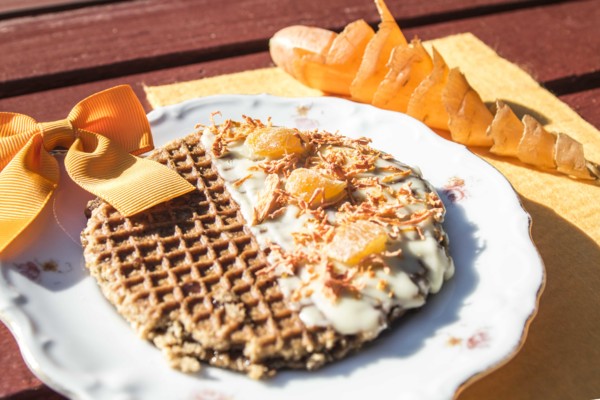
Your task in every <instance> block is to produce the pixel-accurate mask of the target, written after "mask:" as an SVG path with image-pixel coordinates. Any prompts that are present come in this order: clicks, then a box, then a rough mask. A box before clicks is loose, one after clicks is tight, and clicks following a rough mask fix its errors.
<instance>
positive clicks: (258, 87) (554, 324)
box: [146, 33, 600, 400]
mask: <svg viewBox="0 0 600 400" xmlns="http://www.w3.org/2000/svg"><path fill="white" fill-rule="evenodd" d="M431 45H435V47H436V48H437V49H438V51H439V52H440V53H441V54H442V55H443V56H444V58H445V60H446V62H447V63H448V65H449V66H450V67H455V66H458V67H460V69H461V71H463V72H464V73H465V75H466V76H467V79H468V80H469V82H470V83H471V85H472V86H473V87H474V88H475V89H476V90H477V91H478V92H479V94H480V95H481V97H482V99H483V100H484V101H486V102H488V101H489V102H493V101H495V100H496V99H502V100H504V101H505V102H506V103H508V104H509V105H510V106H511V108H513V110H515V111H516V112H517V113H518V112H519V111H524V112H526V113H529V114H531V115H533V116H534V117H536V118H537V119H538V120H540V122H542V123H544V124H545V127H546V128H547V129H548V130H550V131H562V132H564V133H568V134H569V135H571V136H572V137H573V138H575V139H577V140H578V141H580V142H581V143H583V145H584V149H585V154H586V158H588V159H590V160H592V161H595V162H599V161H600V132H598V130H597V129H595V128H594V127H593V126H591V125H590V124H589V123H587V122H586V121H584V120H583V119H582V118H581V117H580V116H579V115H578V114H577V113H576V112H575V111H573V110H572V109H570V108H569V107H568V106H567V105H566V104H564V103H563V102H561V101H560V100H559V99H558V98H556V97H555V96H553V95H552V94H551V93H550V92H548V91H547V90H545V89H544V88H542V87H541V86H540V85H539V84H538V83H537V82H536V81H535V80H534V79H533V78H532V77H531V76H529V75H528V74H527V73H526V72H525V71H523V70H522V69H520V68H519V67H518V66H516V65H514V64H512V63H510V62H509V61H507V60H505V59H503V58H501V57H500V56H498V54H496V52H494V51H493V50H492V49H491V48H489V47H488V46H487V45H486V44H485V43H483V42H481V41H480V40H479V39H477V38H476V37H475V36H473V35H472V34H470V33H465V34H460V35H454V36H449V37H445V38H442V39H437V40H433V41H430V42H426V43H425V46H426V47H430V46H431ZM146 93H147V97H148V100H149V101H150V104H151V105H152V106H153V107H159V106H164V105H168V104H174V103H178V102H181V101H184V100H188V99H191V98H195V97H202V96H207V95H213V94H223V93H240V94H256V93H269V94H273V95H279V96H290V97H301V96H318V95H321V94H322V93H321V92H319V91H318V90H314V89H311V88H307V87H305V86H303V85H301V84H299V83H298V82H297V81H295V80H294V79H293V78H291V77H290V76H289V75H287V74H285V73H284V72H282V71H281V70H279V69H277V68H263V69H258V70H253V71H247V72H241V73H236V74H230V75H225V76H218V77H214V78H206V79H201V80H197V81H192V82H182V83H176V84H172V85H166V86H158V87H147V88H146ZM475 152H476V154H478V155H479V156H481V157H482V158H483V159H485V160H486V161H488V162H489V163H490V164H492V165H493V166H495V167H496V168H497V169H498V170H499V171H500V172H502V173H503V174H504V175H505V176H506V177H507V178H508V180H509V181H510V182H511V183H512V185H513V186H514V188H515V190H516V191H517V192H518V193H519V195H520V196H521V199H522V201H523V205H524V207H525V209H526V210H527V211H528V212H529V213H530V214H531V216H532V220H533V226H532V236H533V239H534V242H535V244H536V246H537V248H538V250H539V252H540V254H541V256H542V258H543V260H544V264H545V265H546V273H547V282H546V290H545V293H544V294H543V296H542V298H541V301H540V307H539V311H538V315H537V317H536V319H535V320H534V321H533V323H532V324H531V327H530V330H529V335H528V338H527V340H526V342H525V344H524V346H523V348H522V349H521V351H520V352H519V353H518V354H517V356H516V357H515V358H513V359H512V360H511V361H510V362H508V363H507V364H506V365H504V366H502V367H500V368H498V369H496V370H495V371H494V372H492V373H491V374H489V375H487V376H484V377H482V378H481V379H479V380H476V381H475V382H471V384H470V385H469V386H468V387H466V388H465V389H464V390H463V391H462V392H461V394H460V395H459V396H458V398H459V399H460V400H467V399H469V400H471V399H473V400H475V399H484V398H485V399H521V398H543V399H565V398H573V399H575V398H581V399H592V398H596V397H598V396H600V379H599V376H600V375H598V374H599V371H600V333H599V332H600V329H598V328H599V327H600V326H599V325H598V324H599V322H598V321H600V247H599V246H600V186H598V185H595V184H591V183H586V182H583V181H576V180H572V179H570V178H567V177H566V176H564V175H557V174H553V173H549V172H542V171H539V170H536V169H533V168H530V167H527V166H525V165H523V164H520V163H518V162H513V161H511V160H508V159H502V158H498V157H495V156H493V155H492V154H490V153H489V152H488V151H486V150H475ZM493 207H494V205H493V204H490V210H491V212H493Z"/></svg>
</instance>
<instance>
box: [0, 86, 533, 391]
mask: <svg viewBox="0 0 600 400" xmlns="http://www.w3.org/2000/svg"><path fill="white" fill-rule="evenodd" d="M213 111H220V112H221V113H222V117H223V118H234V119H239V118H241V116H242V114H246V115H249V116H252V117H254V118H261V119H266V118H267V117H269V116H270V117H272V119H273V122H274V123H275V124H277V125H285V126H296V127H299V128H303V129H312V128H319V129H325V130H329V131H339V132H340V133H342V134H345V135H348V136H353V137H357V136H368V137H370V138H372V139H373V146H374V147H376V148H379V149H382V150H385V151H387V152H389V153H391V154H393V155H394V156H396V157H397V158H398V159H399V160H401V161H404V162H406V163H408V164H409V165H415V166H419V167H420V168H421V170H422V172H423V175H424V177H425V178H426V179H428V180H429V181H430V182H431V183H432V184H433V185H434V186H435V187H436V188H437V189H438V191H439V193H440V195H441V197H442V199H443V200H444V202H445V204H446V206H447V218H446V222H445V227H446V229H447V232H448V234H449V237H450V247H451V253H452V256H453V258H454V261H455V264H456V275H455V277H454V278H453V279H452V280H451V281H450V282H448V283H447V285H446V286H445V287H444V288H443V289H442V291H441V293H439V294H438V295H436V296H434V297H432V298H430V301H429V302H428V303H427V304H426V306H425V307H424V308H423V309H420V310H418V311H417V312H415V313H411V314H409V315H407V316H406V317H405V318H403V319H402V320H401V321H400V322H399V323H398V324H397V325H396V326H395V327H394V329H393V330H392V331H391V332H388V333H386V334H384V335H383V336H382V337H381V338H379V339H378V340H377V341H376V342H375V343H373V344H372V345H371V346H369V347H367V348H365V349H364V350H363V351H361V352H360V353H358V354H356V355H354V356H352V357H350V358H348V359H346V360H343V361H340V362H337V363H334V364H332V365H330V366H328V367H326V368H324V369H322V370H320V371H317V372H310V373H309V372H297V371H286V372H282V373H280V374H278V375H277V376H276V377H275V378H274V379H272V380H269V381H261V382H256V381H252V380H250V379H248V378H246V377H245V376H243V375H241V374H236V373H232V372H229V371H224V370H219V369H216V368H211V367H207V368H205V369H204V370H203V371H202V372H201V373H199V374H197V375H185V374H182V373H179V372H176V371H174V370H171V369H170V368H169V367H168V366H167V364H166V362H164V361H163V359H162V356H161V354H160V352H159V351H158V350H157V349H155V348H154V347H153V346H152V345H150V344H148V343H146V342H144V341H142V340H139V339H138V338H136V337H135V335H134V333H133V332H132V331H131V330H130V328H129V327H128V326H127V324H126V323H125V322H124V320H123V319H122V318H121V317H120V316H119V315H118V314H117V313H116V312H115V311H114V309H113V308H112V306H111V305H110V304H109V303H108V302H107V301H106V300H105V299H104V297H103V296H102V295H101V294H100V291H99V289H98V288H97V286H96V283H95V281H94V280H93V279H92V278H90V277H89V276H88V274H87V273H86V271H85V269H84V266H83V264H82V260H83V259H82V250H81V246H80V244H79V240H78V237H79V232H80V231H81V230H82V228H83V227H84V224H85V218H84V216H83V208H84V206H85V203H86V201H87V200H88V199H89V198H90V196H89V195H88V194H87V193H85V192H83V191H82V190H81V189H79V188H78V187H76V186H75V185H74V184H73V183H72V182H70V181H69V180H68V178H67V176H66V174H65V173H64V171H63V173H62V178H61V179H62V181H61V184H60V187H59V189H58V191H57V193H56V195H55V197H54V199H53V201H52V202H51V203H52V204H49V205H48V207H46V209H45V210H44V212H43V214H42V215H41V216H40V218H38V220H36V221H35V223H34V224H33V226H31V227H29V228H28V229H27V232H26V233H25V235H24V236H26V237H27V240H19V241H18V242H17V243H15V244H14V245H13V246H12V247H11V248H10V251H9V253H8V254H7V257H8V258H7V259H5V260H4V261H3V262H2V265H0V316H1V317H2V320H3V321H4V322H5V323H6V324H7V325H8V326H9V327H10V329H11V330H12V332H13V333H14V335H15V336H16V338H17V341H18V342H19V345H20V347H21V351H22V352H23V355H24V357H25V360H26V362H27V363H28V364H29V366H30V367H31V369H32V370H33V371H34V373H35V374H36V375H38V376H39V377H40V378H41V379H42V380H43V381H44V382H46V383H47V384H48V385H50V386H51V387H53V388H54V389H56V390H58V391H59V392H61V393H63V394H65V395H67V396H69V397H72V398H77V399H110V400H115V399H184V400H187V399H189V400H209V399H210V400H225V399H235V400H244V399H262V400H268V399H283V398H285V399H307V398H308V399H321V398H331V397H332V396H337V397H339V398H344V399H345V400H352V399H361V400H362V399H369V398H373V396H382V397H381V398H394V399H405V400H406V399H450V398H452V397H453V396H454V394H455V393H456V391H457V390H458V389H459V388H460V387H461V385H463V384H464V383H465V382H466V381H469V380H470V379H473V378H474V377H475V376H477V375H479V374H482V373H484V372H487V371H490V370H491V369H493V368H494V367H497V366H498V365H501V364H502V363H503V362H505V361H506V360H507V359H508V358H510V356H511V355H513V354H514V353H515V352H516V351H517V350H518V348H519V347H520V344H521V342H522V340H524V335H525V332H526V330H527V326H528V324H529V321H530V319H531V318H532V317H533V315H534V314H535V310H536V307H537V301H538V295H539V292H540V291H541V288H542V286H543V282H544V268H543V265H542V262H541V259H540V257H539V255H538V253H537V251H536V249H535V247H534V245H533V243H532V241H531V238H530V233H529V225H530V219H529V216H528V215H527V213H526V212H525V211H524V210H523V209H522V207H521V204H520V202H519V199H518V197H517V195H516V194H515V192H514V191H513V189H512V188H511V186H510V185H509V183H508V182H507V181H506V179H505V178H504V177H503V176H502V175H501V174H500V173H499V172H498V171H496V170H495V169H494V168H492V167H491V166H490V165H488V164H487V163H485V162H484V161H482V160H481V159H479V158H478V157H476V156H475V155H473V154H472V153H471V152H469V151H468V150H466V149H465V148H464V147H463V146H460V145H457V144H454V143H451V142H448V141H446V140H444V139H442V138H440V137H439V136H437V135H436V134H434V133H433V132H432V131H431V130H429V129H428V128H427V127H426V126H424V125H422V124H421V123H420V122H417V121H415V120H413V119H412V118H410V117H408V116H406V115H403V114H400V113H395V112H388V111H382V110H379V109H376V108H374V107H371V106H366V105H362V104H356V103H353V102H350V101H346V100H341V99H336V98H310V99H307V98H304V99H289V98H277V97H271V96H267V95H260V96H238V95H231V96H215V97H206V98H202V99H197V100H192V101H188V102H185V103H182V104H178V105H175V106H170V107H165V108H161V109H157V110H155V111H153V112H151V113H150V114H149V119H150V121H151V123H152V127H153V132H154V136H155V142H156V145H157V146H160V145H162V144H164V143H166V142H167V141H170V140H172V139H175V138H178V137H181V136H183V135H185V134H187V133H189V132H192V131H193V130H194V126H195V124H197V123H198V122H202V123H209V116H210V114H211V113H212V112H213Z"/></svg>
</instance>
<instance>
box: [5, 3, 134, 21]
mask: <svg viewBox="0 0 600 400" xmlns="http://www.w3.org/2000/svg"><path fill="white" fill-rule="evenodd" d="M125 1H132V0H82V1H77V2H65V3H55V4H47V5H40V6H30V7H27V6H24V7H23V8H17V9H12V10H4V11H0V21H2V20H6V19H11V18H21V17H33V16H36V15H42V14H50V13H57V12H63V11H70V10H76V9H78V8H84V7H91V6H97V5H102V4H110V3H122V2H125Z"/></svg>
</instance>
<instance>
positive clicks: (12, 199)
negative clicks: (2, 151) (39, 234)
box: [0, 135, 59, 253]
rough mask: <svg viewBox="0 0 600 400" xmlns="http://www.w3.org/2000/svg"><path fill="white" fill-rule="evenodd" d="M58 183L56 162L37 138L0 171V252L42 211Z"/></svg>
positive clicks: (28, 143)
mask: <svg viewBox="0 0 600 400" xmlns="http://www.w3.org/2000/svg"><path fill="white" fill-rule="evenodd" d="M58 180H59V167H58V162H57V161H56V160H55V159H54V157H52V156H51V155H50V154H49V153H48V152H47V151H46V150H45V149H44V145H43V142H42V138H41V136H40V135H37V136H34V137H32V138H31V139H30V140H29V142H27V143H26V144H25V146H23V148H22V149H21V150H20V151H19V152H18V153H17V154H16V155H15V157H14V158H13V159H12V160H11V161H10V162H9V163H8V164H7V165H6V167H5V168H4V169H3V170H2V172H0V227H1V228H0V253H2V252H3V251H4V250H5V249H6V247H7V246H8V245H9V244H10V243H12V241H13V240H14V239H15V238H16V237H17V236H18V235H19V234H20V233H21V232H23V230H24V229H25V228H27V226H29V224H31V222H33V220H34V219H35V218H36V217H37V216H38V214H39V213H40V212H41V211H42V209H43V208H44V206H45V205H46V203H47V202H48V200H50V197H51V196H52V193H53V191H54V189H55V188H56V186H57V185H58Z"/></svg>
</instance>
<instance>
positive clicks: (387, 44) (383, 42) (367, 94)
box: [350, 0, 408, 103]
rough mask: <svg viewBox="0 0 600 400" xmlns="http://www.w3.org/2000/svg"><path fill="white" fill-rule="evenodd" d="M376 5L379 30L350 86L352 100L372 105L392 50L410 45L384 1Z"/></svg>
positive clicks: (376, 0) (378, 0)
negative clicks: (379, 20)
mask: <svg viewBox="0 0 600 400" xmlns="http://www.w3.org/2000/svg"><path fill="white" fill-rule="evenodd" d="M375 5H376V6H377V10H378V11H379V15H380V17H381V23H380V24H379V30H378V31H377V33H375V35H374V36H373V37H372V38H371V40H370V41H369V44H367V47H366V49H365V52H364V54H363V57H362V62H361V64H360V68H359V69H358V72H357V73H356V77H355V78H354V80H353V81H352V85H351V86H350V93H351V94H352V99H353V100H357V101H360V102H363V103H371V101H372V100H373V95H374V94H375V91H376V90H377V87H378V86H379V83H380V82H381V81H382V80H383V78H384V77H385V75H386V74H387V71H388V69H387V66H386V65H387V62H388V60H389V59H390V54H391V53H392V49H394V48H395V47H398V46H407V45H408V43H407V41H406V38H405V37H404V35H403V34H402V31H400V27H399V26H398V24H397V23H396V20H395V19H394V17H393V16H392V14H391V13H390V11H389V10H388V8H387V7H386V5H385V3H384V2H383V0H375Z"/></svg>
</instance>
